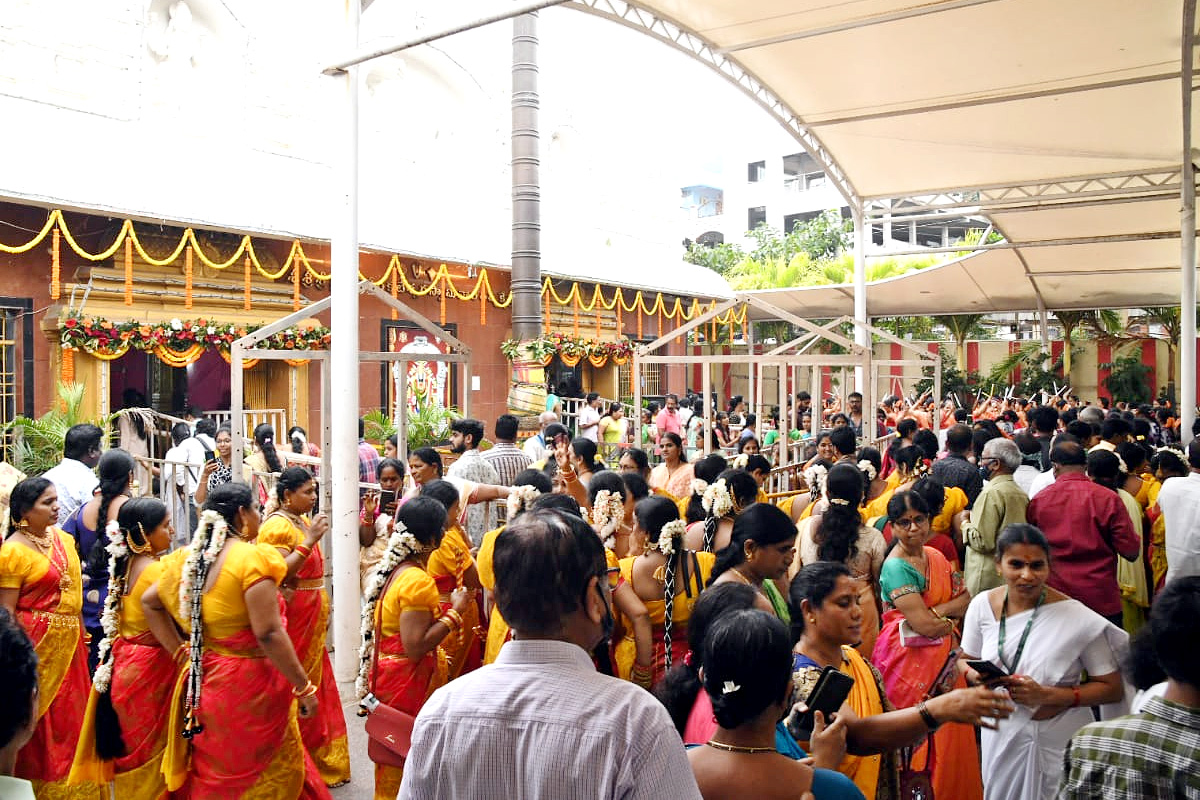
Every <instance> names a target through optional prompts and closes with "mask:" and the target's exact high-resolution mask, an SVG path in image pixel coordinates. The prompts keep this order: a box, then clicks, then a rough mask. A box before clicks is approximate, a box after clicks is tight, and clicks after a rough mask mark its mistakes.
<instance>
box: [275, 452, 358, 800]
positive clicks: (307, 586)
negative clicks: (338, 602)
mask: <svg viewBox="0 0 1200 800" xmlns="http://www.w3.org/2000/svg"><path fill="white" fill-rule="evenodd" d="M275 496H276V498H277V499H278V500H279V508H277V509H276V510H275V511H272V512H271V513H270V514H268V515H267V518H266V519H264V520H263V523H262V525H261V526H260V527H259V529H258V543H259V544H269V545H271V546H272V547H274V548H276V549H277V550H278V551H279V554H280V555H282V556H283V557H284V560H285V561H286V562H287V565H288V574H287V577H286V578H285V579H284V582H283V588H284V589H285V591H286V592H287V593H288V594H290V596H288V597H287V632H288V637H289V638H290V639H291V640H292V647H293V648H295V650H296V655H297V656H298V657H299V658H300V663H301V664H303V665H304V671H305V672H307V673H308V679H309V680H310V681H312V682H313V685H314V686H316V687H317V713H316V714H314V715H313V716H311V717H305V718H304V719H301V720H300V738H301V739H303V740H304V749H305V750H307V751H308V754H309V755H310V756H312V760H313V762H314V763H315V764H316V765H317V771H318V772H320V773H321V780H323V781H325V785H326V786H330V787H332V786H341V785H342V784H344V783H346V782H348V781H349V780H350V750H349V747H348V746H347V743H346V718H345V716H344V715H343V714H342V698H341V697H340V696H339V695H338V688H337V680H336V678H335V677H334V674H333V665H332V664H331V663H330V662H329V653H328V651H326V649H325V635H326V631H327V629H328V627H329V596H328V595H327V594H326V593H325V558H324V556H323V555H322V554H321V550H320V548H319V547H317V546H316V543H317V542H318V541H320V539H321V537H322V536H324V535H325V532H326V531H328V530H329V521H328V520H327V519H326V518H325V516H324V515H320V516H318V517H317V518H316V519H314V520H311V521H310V520H309V518H308V516H307V515H308V513H309V512H310V511H312V510H313V506H315V505H316V503H317V484H316V482H315V481H313V476H312V473H311V472H309V471H308V470H307V469H305V468H304V467H288V468H286V469H284V470H283V472H281V473H280V474H279V478H278V479H277V480H276V482H275Z"/></svg>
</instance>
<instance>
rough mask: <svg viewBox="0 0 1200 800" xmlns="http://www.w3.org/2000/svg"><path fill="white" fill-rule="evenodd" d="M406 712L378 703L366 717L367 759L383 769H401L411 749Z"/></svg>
mask: <svg viewBox="0 0 1200 800" xmlns="http://www.w3.org/2000/svg"><path fill="white" fill-rule="evenodd" d="M416 721H417V718H416V717H414V716H413V715H412V714H409V713H408V712H405V711H401V710H399V709H396V708H392V707H391V706H385V705H384V704H383V703H380V704H379V705H377V706H376V707H375V710H373V711H372V712H371V713H370V714H369V715H368V716H367V724H366V726H365V727H366V731H367V758H369V759H371V760H372V761H373V762H375V763H376V764H382V765H383V766H385V767H403V766H404V759H405V758H407V757H408V751H409V750H411V749H412V732H413V724H414V723H415V722H416Z"/></svg>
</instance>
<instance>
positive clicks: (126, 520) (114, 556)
mask: <svg viewBox="0 0 1200 800" xmlns="http://www.w3.org/2000/svg"><path fill="white" fill-rule="evenodd" d="M109 452H112V451H109ZM166 518H167V506H166V505H165V504H164V503H163V502H162V501H161V500H158V499H157V498H154V497H135V498H134V499H132V500H130V501H128V502H127V503H125V504H124V505H123V506H121V510H120V511H119V512H117V518H116V519H115V520H113V521H112V522H110V523H108V525H107V526H106V527H105V534H106V536H105V539H106V541H107V547H106V550H107V552H108V596H107V597H106V598H105V600H104V611H103V613H102V614H101V616H100V626H101V627H102V628H103V629H104V638H103V639H102V640H101V641H100V648H99V660H98V663H97V665H96V673H95V674H94V675H93V676H92V687H93V688H94V689H95V690H96V721H95V724H96V753H97V755H99V756H100V758H101V759H104V760H105V761H108V760H112V759H116V758H121V757H122V756H124V755H126V752H127V751H126V747H125V740H124V737H123V735H122V733H121V721H120V719H119V718H118V717H117V712H116V710H115V709H114V708H113V704H112V694H111V692H110V690H111V688H112V667H113V665H112V655H113V654H112V646H113V643H114V642H115V641H116V638H117V635H118V632H119V626H120V615H121V611H122V606H123V604H124V600H125V594H126V592H128V590H129V588H130V587H129V568H130V566H131V565H132V564H133V559H134V556H138V555H147V554H149V555H153V554H152V553H151V552H150V551H151V549H152V546H151V544H150V532H151V531H153V530H154V529H155V528H157V527H158V526H159V525H161V524H162V522H163V520H165V519H166Z"/></svg>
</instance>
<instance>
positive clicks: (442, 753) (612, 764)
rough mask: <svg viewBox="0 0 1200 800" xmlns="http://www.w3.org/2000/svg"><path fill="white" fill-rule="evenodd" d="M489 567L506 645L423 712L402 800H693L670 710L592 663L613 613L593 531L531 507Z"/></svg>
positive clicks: (607, 577) (508, 530)
mask: <svg viewBox="0 0 1200 800" xmlns="http://www.w3.org/2000/svg"><path fill="white" fill-rule="evenodd" d="M492 563H493V566H494V569H495V574H496V590H495V597H496V606H497V607H498V609H499V610H500V613H501V614H502V615H503V616H504V619H505V620H507V621H508V623H509V625H510V626H512V630H513V639H512V641H510V642H508V643H507V644H506V645H504V649H503V650H501V651H500V656H499V657H498V658H497V659H496V662H495V663H494V664H489V665H487V666H485V667H483V668H481V669H478V670H476V671H474V672H471V673H469V674H467V675H464V676H463V677H461V678H459V679H458V680H456V681H453V682H452V683H450V684H448V685H446V686H444V687H442V688H441V689H439V690H437V691H436V692H434V694H433V696H432V697H430V698H429V700H428V701H427V702H426V703H425V705H424V707H422V709H421V713H420V715H419V716H418V717H417V721H416V725H415V726H414V728H413V735H412V750H411V752H410V754H409V757H408V761H407V763H406V764H405V766H404V782H403V783H402V784H401V786H400V797H401V798H405V799H406V800H427V799H429V798H450V797H482V796H484V795H486V796H489V797H520V798H523V799H525V800H539V799H544V800H557V799H558V798H563V797H590V798H593V797H594V798H597V799H598V800H605V799H606V798H647V800H649V798H654V800H661V799H662V798H666V797H670V798H685V800H692V799H693V798H694V799H695V800H699V798H700V791H699V789H697V787H696V781H695V778H693V777H692V770H691V768H690V767H689V766H688V760H687V756H686V755H685V754H684V750H683V746H682V745H681V744H680V740H679V734H678V733H677V732H676V730H675V727H674V725H673V724H672V723H671V718H670V716H669V715H668V714H667V711H666V709H665V707H663V706H662V705H661V704H660V703H659V702H658V701H657V700H655V699H654V696H653V695H651V694H650V693H649V692H647V691H645V690H644V689H640V688H638V687H637V686H635V685H634V684H632V683H628V682H626V681H622V680H619V679H617V678H613V677H609V676H605V675H601V674H599V673H597V672H596V668H595V666H594V664H593V663H592V657H591V652H592V650H593V648H595V647H596V645H597V644H599V643H600V642H602V641H604V640H605V639H606V638H607V637H608V636H609V635H611V633H612V625H613V612H612V587H611V583H610V575H609V570H608V569H607V564H606V563H605V558H604V548H603V546H602V545H601V544H600V539H599V538H598V537H597V536H596V534H595V532H594V531H593V530H592V529H591V527H590V526H589V525H588V524H587V523H586V522H584V521H583V520H582V519H581V518H579V517H577V516H574V515H571V514H567V513H565V512H562V511H557V510H552V509H535V510H533V511H527V512H525V513H524V514H522V515H521V516H519V517H517V519H516V520H515V521H513V523H512V524H510V525H509V526H508V527H507V528H506V529H505V530H504V533H503V535H501V536H500V537H498V538H497V539H496V549H495V554H494V556H493V562H492Z"/></svg>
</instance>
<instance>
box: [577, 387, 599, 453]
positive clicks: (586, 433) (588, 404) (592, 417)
mask: <svg viewBox="0 0 1200 800" xmlns="http://www.w3.org/2000/svg"><path fill="white" fill-rule="evenodd" d="M579 435H580V436H582V437H583V438H584V439H591V440H592V441H593V442H596V443H597V444H599V442H600V395H598V394H597V393H595V392H588V393H587V398H586V400H585V402H584V404H583V405H581V406H580V407H579Z"/></svg>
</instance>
